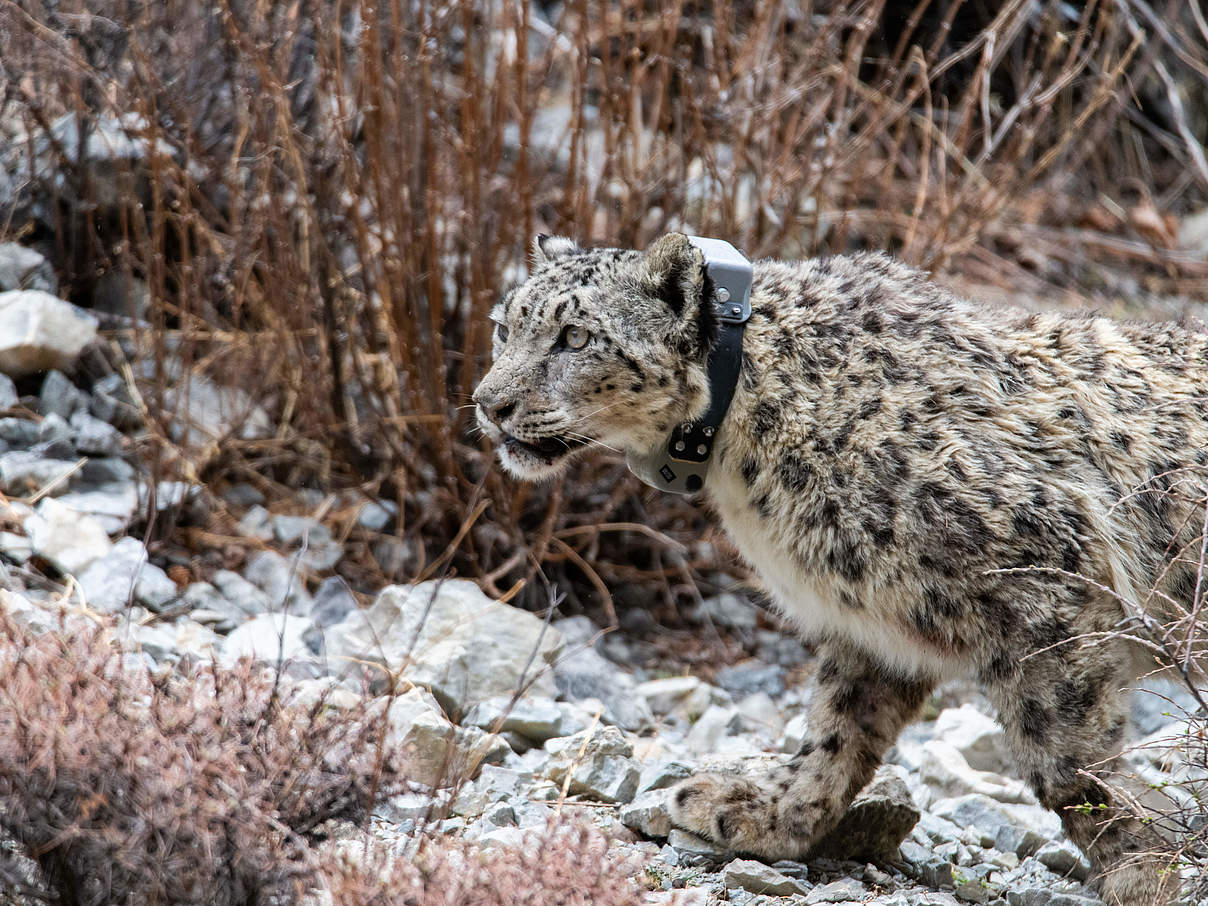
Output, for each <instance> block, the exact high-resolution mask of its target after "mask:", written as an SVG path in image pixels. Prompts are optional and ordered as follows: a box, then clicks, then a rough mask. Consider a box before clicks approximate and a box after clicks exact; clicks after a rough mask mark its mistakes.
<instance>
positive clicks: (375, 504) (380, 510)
mask: <svg viewBox="0 0 1208 906" xmlns="http://www.w3.org/2000/svg"><path fill="white" fill-rule="evenodd" d="M397 515H398V504H397V503H395V502H394V501H393V500H370V501H369V502H367V503H366V504H365V505H364V506H362V507H361V511H360V512H359V513H358V514H357V525H359V526H360V527H361V528H363V529H365V530H367V531H370V532H381V531H385V529H386V526H388V525H389V524H390V521H391V520H392V519H394V518H395V516H397Z"/></svg>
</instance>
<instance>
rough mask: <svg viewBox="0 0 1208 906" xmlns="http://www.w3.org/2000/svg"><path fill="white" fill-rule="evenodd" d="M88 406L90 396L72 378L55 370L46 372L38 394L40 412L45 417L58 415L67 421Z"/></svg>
mask: <svg viewBox="0 0 1208 906" xmlns="http://www.w3.org/2000/svg"><path fill="white" fill-rule="evenodd" d="M87 406H88V394H86V393H84V392H82V391H81V390H80V389H79V388H78V387H76V385H75V384H73V383H72V382H71V378H69V377H68V376H67V375H65V374H63V372H61V371H57V370H55V369H51V370H50V371H48V372H46V377H45V378H43V379H42V389H41V391H39V393H38V410H39V411H40V412H41V413H42V414H43V415H57V416H59V417H60V418H62V419H65V420H66V419H69V418H71V416H72V415H73V414H75V413H76V412H77V411H79V410H81V409H84V408H86V407H87Z"/></svg>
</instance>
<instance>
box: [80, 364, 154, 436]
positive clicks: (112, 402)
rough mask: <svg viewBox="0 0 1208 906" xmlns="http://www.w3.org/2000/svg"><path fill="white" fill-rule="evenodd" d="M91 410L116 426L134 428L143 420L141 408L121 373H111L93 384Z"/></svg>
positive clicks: (98, 416)
mask: <svg viewBox="0 0 1208 906" xmlns="http://www.w3.org/2000/svg"><path fill="white" fill-rule="evenodd" d="M89 408H90V410H91V412H92V414H93V415H95V416H96V417H97V418H99V419H101V420H102V421H105V422H108V423H109V424H111V425H113V426H114V427H116V428H119V429H121V428H134V427H136V426H137V425H138V424H139V422H140V421H141V420H142V418H141V415H140V413H139V408H138V406H137V405H136V404H135V402H134V398H133V397H132V396H131V394H130V390H129V388H128V387H127V386H126V382H125V381H124V380H123V379H122V376H121V375H120V374H109V375H106V376H105V377H103V378H101V379H100V380H99V381H97V382H96V383H95V384H93V385H92V403H91V405H90V407H89Z"/></svg>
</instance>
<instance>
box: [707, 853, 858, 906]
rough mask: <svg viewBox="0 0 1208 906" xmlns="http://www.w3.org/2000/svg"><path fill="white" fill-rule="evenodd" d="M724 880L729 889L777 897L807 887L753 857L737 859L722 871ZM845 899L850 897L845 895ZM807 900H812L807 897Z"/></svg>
mask: <svg viewBox="0 0 1208 906" xmlns="http://www.w3.org/2000/svg"><path fill="white" fill-rule="evenodd" d="M722 881H723V882H724V883H725V885H726V889H727V890H747V891H750V892H751V893H757V894H770V895H772V896H777V897H787V896H792V895H793V894H804V893H805V892H806V890H805V888H804V887H802V886H801V884H800V883H799V882H798V881H797V880H796V879H794V878H790V877H789V876H788V875H786V874H782V873H780V872H778V871H777V870H776V869H774V868H772V867H771V866H769V865H764V864H763V863H762V862H756V861H754V860H751V859H735V860H734V861H733V862H731V863H730V864H728V865H727V866H726V867H725V870H724V871H723V872H722ZM863 894H864V886H863V885H862V884H861V885H860V895H861V896H863ZM844 899H848V898H847V897H845V898H844ZM806 902H807V903H808V902H811V900H809V899H808V898H807V900H806ZM812 902H815V903H833V902H840V901H837V900H825V899H823V900H813V901H812Z"/></svg>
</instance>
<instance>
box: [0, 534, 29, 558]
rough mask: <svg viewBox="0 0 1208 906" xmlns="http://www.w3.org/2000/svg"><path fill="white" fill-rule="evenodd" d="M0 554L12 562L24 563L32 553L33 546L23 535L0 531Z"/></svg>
mask: <svg viewBox="0 0 1208 906" xmlns="http://www.w3.org/2000/svg"><path fill="white" fill-rule="evenodd" d="M0 554H3V555H4V556H5V557H7V558H8V559H9V560H11V561H13V562H14V563H25V562H27V561H28V560H29V558H30V557H32V556H33V555H34V548H33V545H32V544H30V543H29V539H28V538H26V537H25V536H24V535H17V534H14V533H13V532H0Z"/></svg>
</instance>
